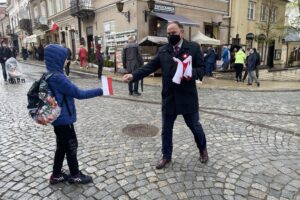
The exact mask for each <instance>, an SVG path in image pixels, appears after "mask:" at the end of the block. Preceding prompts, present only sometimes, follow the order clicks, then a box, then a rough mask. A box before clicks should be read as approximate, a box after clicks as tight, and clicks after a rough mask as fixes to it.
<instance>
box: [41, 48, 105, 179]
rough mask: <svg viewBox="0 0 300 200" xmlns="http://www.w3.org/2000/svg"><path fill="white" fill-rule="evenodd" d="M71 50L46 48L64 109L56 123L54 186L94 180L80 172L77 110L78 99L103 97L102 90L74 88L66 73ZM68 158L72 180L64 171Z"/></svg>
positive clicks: (51, 81)
mask: <svg viewBox="0 0 300 200" xmlns="http://www.w3.org/2000/svg"><path fill="white" fill-rule="evenodd" d="M67 54H68V52H67V49H66V48H64V47H62V46H60V45H58V44H50V45H48V46H46V48H45V63H46V69H47V72H49V73H53V75H52V76H51V77H50V78H48V79H47V82H48V85H49V88H50V89H51V91H52V92H53V94H54V96H55V99H56V101H57V102H58V103H59V105H60V107H61V114H60V115H59V117H58V118H57V119H56V120H55V121H54V122H53V123H52V125H53V127H54V133H55V135H56V151H55V156H54V165H53V173H52V175H51V176H50V180H49V181H50V184H56V183H60V182H64V181H66V180H68V182H69V183H71V184H73V183H82V184H85V183H89V182H91V181H92V177H91V176H87V175H85V174H83V173H82V172H81V171H80V170H79V166H78V160H77V148H78V142H77V137H76V132H75V129H74V123H75V122H76V118H77V117H76V108H75V104H74V98H76V99H89V98H93V97H96V96H101V95H102V94H103V91H102V89H100V88H98V89H92V90H81V89H79V88H78V87H77V86H76V85H74V84H73V83H72V82H71V81H70V80H69V79H68V78H67V77H66V76H65V75H64V72H63V67H64V64H66V62H67ZM65 156H66V157H67V161H68V166H69V169H70V176H69V175H67V174H66V173H65V172H64V171H63V170H62V165H63V161H64V158H65Z"/></svg>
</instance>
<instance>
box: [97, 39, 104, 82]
mask: <svg viewBox="0 0 300 200" xmlns="http://www.w3.org/2000/svg"><path fill="white" fill-rule="evenodd" d="M96 58H97V62H98V78H99V79H101V76H102V71H103V64H104V59H103V55H102V53H101V44H98V45H97V46H96Z"/></svg>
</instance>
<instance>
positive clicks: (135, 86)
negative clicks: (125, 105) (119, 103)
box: [128, 81, 139, 92]
mask: <svg viewBox="0 0 300 200" xmlns="http://www.w3.org/2000/svg"><path fill="white" fill-rule="evenodd" d="M128 90H129V92H138V90H139V81H130V82H129V83H128Z"/></svg>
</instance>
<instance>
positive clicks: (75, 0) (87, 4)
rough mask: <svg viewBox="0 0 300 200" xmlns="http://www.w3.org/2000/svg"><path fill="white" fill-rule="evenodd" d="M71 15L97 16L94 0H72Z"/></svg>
mask: <svg viewBox="0 0 300 200" xmlns="http://www.w3.org/2000/svg"><path fill="white" fill-rule="evenodd" d="M71 15H72V16H78V17H81V18H83V17H89V16H93V17H94V16H95V12H94V5H93V1H92V0H71Z"/></svg>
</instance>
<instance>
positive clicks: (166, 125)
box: [161, 111, 206, 159]
mask: <svg viewBox="0 0 300 200" xmlns="http://www.w3.org/2000/svg"><path fill="white" fill-rule="evenodd" d="M176 118H177V115H176V114H174V115H168V114H163V116H162V134H161V137H162V154H163V158H164V159H172V152H173V126H174V122H175V120H176ZM183 118H184V121H185V123H186V125H187V126H188V127H189V128H190V130H191V131H192V133H193V135H194V139H195V142H196V144H197V147H198V149H199V150H204V149H205V148H206V137H205V133H204V131H203V128H202V125H201V124H200V122H199V112H198V111H197V112H194V113H189V114H184V115H183Z"/></svg>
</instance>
